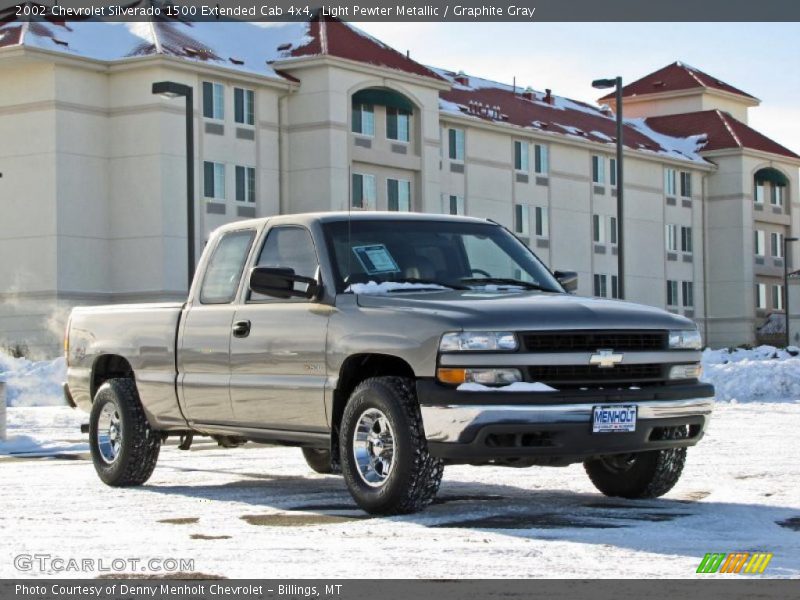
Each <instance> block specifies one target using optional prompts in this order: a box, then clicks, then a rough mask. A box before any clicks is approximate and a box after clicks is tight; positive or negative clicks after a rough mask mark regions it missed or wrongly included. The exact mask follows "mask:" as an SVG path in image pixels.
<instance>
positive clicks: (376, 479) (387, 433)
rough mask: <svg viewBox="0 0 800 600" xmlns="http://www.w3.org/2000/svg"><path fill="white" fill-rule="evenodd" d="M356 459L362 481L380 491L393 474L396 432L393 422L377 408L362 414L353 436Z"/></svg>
mask: <svg viewBox="0 0 800 600" xmlns="http://www.w3.org/2000/svg"><path fill="white" fill-rule="evenodd" d="M353 457H354V458H355V462H356V468H357V470H358V474H359V476H360V477H361V480H362V481H363V482H364V483H366V484H367V485H369V486H371V487H380V486H382V485H383V484H384V483H386V480H387V479H388V478H389V476H390V475H391V474H392V467H393V466H394V432H393V431H392V426H391V425H390V424H389V419H387V418H386V415H385V414H383V413H382V412H381V411H380V410H378V409H377V408H370V409H367V410H365V411H364V412H363V413H361V416H360V417H359V418H358V423H357V424H356V430H355V432H354V433H353Z"/></svg>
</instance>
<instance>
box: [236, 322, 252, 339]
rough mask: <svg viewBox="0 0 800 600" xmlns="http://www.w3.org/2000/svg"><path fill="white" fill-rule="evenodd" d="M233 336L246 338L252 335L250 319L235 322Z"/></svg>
mask: <svg viewBox="0 0 800 600" xmlns="http://www.w3.org/2000/svg"><path fill="white" fill-rule="evenodd" d="M232 331H233V337H237V338H244V337H247V336H248V335H250V321H247V320H244V321H236V322H235V323H234V324H233V329H232Z"/></svg>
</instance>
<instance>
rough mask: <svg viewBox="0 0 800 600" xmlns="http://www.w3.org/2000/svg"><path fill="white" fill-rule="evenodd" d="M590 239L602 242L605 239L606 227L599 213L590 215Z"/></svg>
mask: <svg viewBox="0 0 800 600" xmlns="http://www.w3.org/2000/svg"><path fill="white" fill-rule="evenodd" d="M592 241H594V242H596V243H598V244H604V243H605V241H606V228H605V227H604V226H603V218H602V217H601V216H600V215H592Z"/></svg>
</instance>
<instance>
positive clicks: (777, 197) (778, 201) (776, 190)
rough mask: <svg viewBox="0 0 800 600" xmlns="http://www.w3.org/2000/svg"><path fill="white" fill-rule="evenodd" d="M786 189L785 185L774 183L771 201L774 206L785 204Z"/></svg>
mask: <svg viewBox="0 0 800 600" xmlns="http://www.w3.org/2000/svg"><path fill="white" fill-rule="evenodd" d="M785 189H786V187H785V186H783V185H775V184H773V185H772V196H771V202H772V205H773V206H783V199H784V191H785Z"/></svg>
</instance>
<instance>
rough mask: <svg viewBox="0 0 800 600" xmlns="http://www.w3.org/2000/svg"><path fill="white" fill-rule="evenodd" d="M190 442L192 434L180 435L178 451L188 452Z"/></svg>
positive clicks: (192, 437) (190, 445)
mask: <svg viewBox="0 0 800 600" xmlns="http://www.w3.org/2000/svg"><path fill="white" fill-rule="evenodd" d="M192 440H194V434H193V433H184V434H183V435H181V443H180V444H178V450H188V449H189V448H191V447H192Z"/></svg>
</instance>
